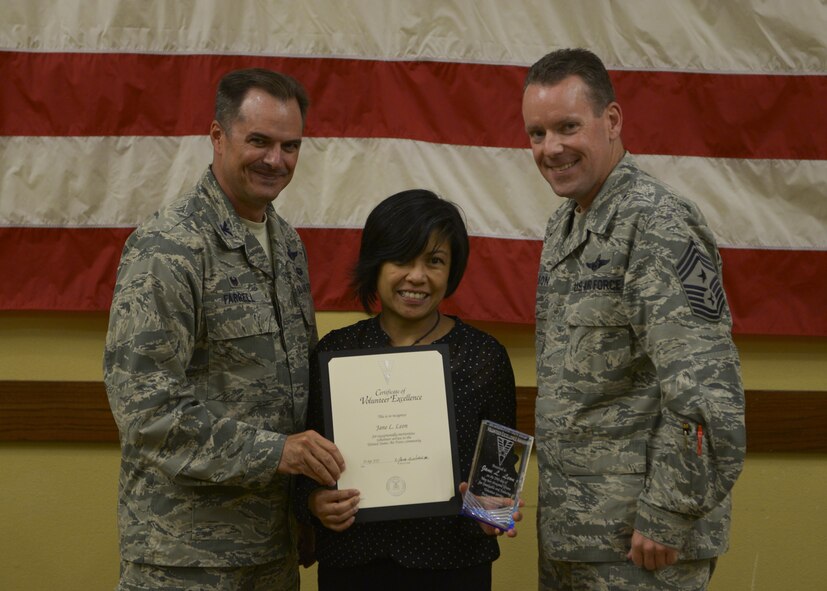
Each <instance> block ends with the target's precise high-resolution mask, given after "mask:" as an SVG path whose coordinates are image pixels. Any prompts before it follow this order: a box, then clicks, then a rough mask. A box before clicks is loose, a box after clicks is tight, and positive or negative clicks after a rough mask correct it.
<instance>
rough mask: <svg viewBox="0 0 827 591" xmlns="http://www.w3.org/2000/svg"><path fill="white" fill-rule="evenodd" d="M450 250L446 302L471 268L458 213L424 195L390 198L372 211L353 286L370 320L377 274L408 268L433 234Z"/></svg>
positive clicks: (412, 192) (414, 193) (414, 192)
mask: <svg viewBox="0 0 827 591" xmlns="http://www.w3.org/2000/svg"><path fill="white" fill-rule="evenodd" d="M434 233H435V234H436V238H437V240H438V241H439V242H448V243H449V244H450V245H451V268H450V269H449V271H448V288H447V290H446V292H445V297H448V296H450V295H451V294H452V293H454V291H456V289H457V287H458V286H459V282H460V280H461V279H462V275H463V274H464V273H465V266H466V264H467V263H468V251H469V246H468V232H467V230H466V229H465V222H464V221H463V219H462V215H461V213H460V210H459V208H458V207H457V206H456V205H455V204H453V203H451V202H450V201H446V200H445V199H442V198H440V197H439V196H438V195H436V194H435V193H433V192H431V191H427V190H425V189H411V190H408V191H402V192H400V193H396V194H394V195H391V196H390V197H388V198H387V199H385V200H384V201H382V202H381V203H380V204H379V205H377V206H376V207H374V208H373V211H371V212H370V215H368V219H367V221H366V222H365V228H364V230H362V244H361V246H360V248H359V260H358V261H357V262H356V266H355V267H354V269H353V276H352V281H351V286H352V287H353V290H354V291H355V292H356V296H357V297H358V298H359V301H360V302H361V304H362V307H363V308H364V309H365V312H367V313H368V314H370V313H371V312H372V310H373V305H374V303H375V302H376V287H377V281H378V279H379V270H380V268H381V267H382V264H383V263H386V262H397V263H402V262H407V261H410V260H413V259H414V258H416V257H417V256H419V255H420V254H421V253H422V251H423V250H425V248H426V247H427V246H428V241H429V240H430V238H431V235H432V234H434Z"/></svg>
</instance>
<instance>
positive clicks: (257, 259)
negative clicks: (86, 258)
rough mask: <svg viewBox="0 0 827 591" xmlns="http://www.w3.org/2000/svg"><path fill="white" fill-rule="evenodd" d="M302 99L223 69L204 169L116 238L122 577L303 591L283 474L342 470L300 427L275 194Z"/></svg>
mask: <svg viewBox="0 0 827 591" xmlns="http://www.w3.org/2000/svg"><path fill="white" fill-rule="evenodd" d="M307 105H308V100H307V96H306V94H305V92H304V89H303V88H302V87H301V86H300V85H299V84H298V82H296V81H295V80H293V79H292V78H290V77H288V76H284V75H282V74H279V73H277V72H272V71H269V70H262V69H251V70H239V71H236V72H231V73H230V74H228V75H227V76H225V77H224V78H223V79H222V81H221V83H220V84H219V88H218V93H217V96H216V114H215V121H213V122H212V124H211V126H210V139H211V141H212V144H213V162H212V166H211V167H209V168H208V169H207V171H206V172H205V173H204V174H203V176H202V177H201V180H200V181H199V182H198V184H197V185H196V186H195V187H194V188H193V189H192V190H191V191H190V192H188V193H186V194H185V195H183V196H182V197H181V198H179V199H178V200H177V201H175V202H174V203H172V204H171V205H169V206H167V207H164V208H163V209H161V210H160V211H159V212H157V213H156V214H155V215H154V216H153V217H151V218H150V219H149V220H147V221H146V222H144V223H143V224H142V225H141V226H140V227H139V228H138V229H137V230H136V231H135V232H134V233H133V234H132V235H131V236H130V237H129V239H128V241H127V243H126V246H125V247H124V250H123V254H122V258H121V263H120V267H119V269H118V278H117V284H116V286H115V294H114V298H113V301H112V308H111V316H110V323H109V332H108V335H107V340H106V351H105V356H104V377H105V382H106V388H107V392H108V395H109V403H110V406H111V407H112V412H113V414H114V417H115V421H116V422H117V424H118V429H119V431H120V442H121V450H122V461H121V474H120V499H119V504H118V505H119V506H118V509H119V529H120V550H121V558H122V563H121V581H120V585H119V589H161V588H163V589H268V590H288V589H290V590H293V589H297V588H298V568H297V558H296V555H297V553H296V539H295V538H296V535H295V528H294V527H293V525H292V524H291V522H290V515H291V512H290V511H288V509H289V494H290V487H291V482H290V476H289V475H290V474H298V473H302V474H305V475H307V476H309V477H311V478H314V479H316V480H317V481H319V482H320V483H322V484H327V485H330V484H333V482H334V481H335V480H337V479H338V477H339V474H340V472H341V470H342V468H343V466H344V462H343V460H342V457H341V454H339V452H338V450H337V449H336V447H335V445H333V444H332V443H330V442H329V441H327V440H326V439H324V438H322V437H321V436H320V435H319V434H318V433H315V432H313V431H305V432H302V429H303V428H304V422H305V412H306V408H307V395H308V349H309V348H310V347H312V346H313V345H314V344H315V342H316V325H315V320H314V311H313V303H312V300H311V297H310V286H309V281H308V272H307V259H306V256H305V251H304V247H303V245H302V243H301V240H300V239H299V236H298V234H297V233H296V232H295V230H294V229H293V228H291V227H290V226H289V225H288V224H287V222H285V221H284V220H283V219H281V218H280V217H279V216H278V215H276V213H275V211H274V209H273V205H272V201H273V200H274V199H275V198H276V197H277V196H278V194H279V193H280V191H281V190H282V189H283V188H284V187H285V186H286V185H287V184H288V183H289V182H290V180H291V178H292V175H293V170H294V169H295V166H296V161H297V159H298V154H299V147H300V145H301V138H302V133H303V129H304V118H305V114H306V110H307Z"/></svg>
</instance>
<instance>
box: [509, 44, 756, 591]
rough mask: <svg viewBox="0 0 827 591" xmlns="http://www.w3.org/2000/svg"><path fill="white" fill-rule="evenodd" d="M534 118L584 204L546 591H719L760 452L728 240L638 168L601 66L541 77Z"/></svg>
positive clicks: (547, 466)
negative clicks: (748, 400)
mask: <svg viewBox="0 0 827 591" xmlns="http://www.w3.org/2000/svg"><path fill="white" fill-rule="evenodd" d="M523 118H524V120H525V128H526V131H527V133H528V136H529V140H530V143H531V149H532V152H533V155H534V159H535V161H536V163H537V166H538V168H539V169H540V173H541V174H542V175H543V177H545V179H546V180H547V181H548V183H549V184H550V185H551V187H552V189H553V190H554V192H555V193H556V194H557V195H559V196H561V197H564V198H567V201H566V202H565V203H563V204H562V205H561V206H560V207H559V208H558V209H557V210H556V211H555V212H554V213H553V214H552V216H551V218H550V219H549V221H548V226H547V230H546V236H545V241H544V245H543V253H542V258H541V262H540V272H539V282H538V288H537V310H536V314H537V333H536V347H537V372H538V378H537V379H538V394H537V407H536V436H537V442H538V444H537V454H538V456H537V457H538V464H539V471H540V497H539V499H540V502H539V511H538V527H537V529H538V535H539V548H540V560H539V566H540V573H539V578H540V588H541V589H611V590H612V591H615V590H627V589H635V590H636V591H647V590H660V589H670V590H671V589H687V590H688V589H692V590H696V589H705V588H706V587H707V584H708V581H709V578H710V576H711V575H712V571H713V570H714V568H715V562H716V557H717V556H719V555H720V554H722V553H723V552H724V551H725V550H726V548H727V539H728V535H729V525H730V510H731V500H730V491H731V489H732V487H733V485H734V483H735V480H736V478H737V477H738V475H739V473H740V471H741V468H742V465H743V459H744V452H745V434H744V423H743V412H744V395H743V387H742V384H741V378H740V369H739V361H738V355H737V352H736V350H735V347H734V345H733V343H732V339H731V335H730V332H731V319H730V314H729V309H728V307H727V303H726V299H725V296H724V292H723V289H722V286H721V260H720V256H719V254H718V251H717V248H716V246H715V241H714V237H713V235H712V232H711V231H710V230H709V228H708V227H707V225H706V222H705V221H704V218H703V216H702V215H701V213H700V211H699V210H698V208H697V207H696V206H695V205H694V204H692V203H690V202H688V201H686V200H685V199H682V198H681V197H679V196H678V195H676V194H675V193H674V191H673V190H672V189H670V188H669V187H667V186H666V185H664V184H663V183H662V182H660V181H658V180H657V179H655V178H652V177H651V176H649V175H648V174H646V173H645V172H643V171H642V170H641V169H640V168H639V167H638V166H637V164H636V163H635V160H634V159H633V158H632V156H630V155H629V154H627V153H626V151H625V149H624V148H623V144H622V142H621V138H620V131H621V126H622V122H623V117H622V112H621V109H620V106H619V105H618V103H617V102H616V101H615V96H614V90H613V88H612V85H611V81H610V79H609V76H608V74H607V72H606V69H605V67H604V65H603V63H602V62H601V61H600V59H599V58H597V56H595V55H594V54H592V53H591V52H589V51H586V50H582V49H565V50H560V51H555V52H553V53H550V54H548V55H546V56H545V57H543V58H542V59H540V60H539V61H538V62H537V63H535V64H534V65H533V66H532V67H531V68H530V69H529V72H528V75H527V77H526V82H525V88H524V94H523Z"/></svg>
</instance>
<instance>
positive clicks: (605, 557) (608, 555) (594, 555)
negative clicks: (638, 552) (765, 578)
mask: <svg viewBox="0 0 827 591" xmlns="http://www.w3.org/2000/svg"><path fill="white" fill-rule="evenodd" d="M728 549H729V545H727V546H725V547H724V548H723V549H720V550H719V549H714V548H707V549H705V550H700V551H696V552H692V553H689V554H686V553H684V552H681V551H680V550H679V551H678V560H679V561H684V560H707V559H710V558H716V557H718V556H721V555H723V554H725V553H726V552H727V550H728ZM540 559H541V560H551V561H555V562H625V561H627V560H629V559H628V558H627V556H626V553H625V552H624V553H616V552H605V551H597V552H595V551H593V550H585V551H583V552H577V551H575V552H569V553H567V554H560V555H556V554H553V553H549V552H541V553H540Z"/></svg>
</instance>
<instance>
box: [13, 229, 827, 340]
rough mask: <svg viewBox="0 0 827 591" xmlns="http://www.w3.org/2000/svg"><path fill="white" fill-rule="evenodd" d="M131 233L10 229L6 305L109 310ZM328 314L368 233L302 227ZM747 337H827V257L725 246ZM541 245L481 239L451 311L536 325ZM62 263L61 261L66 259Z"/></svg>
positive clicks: (342, 297)
mask: <svg viewBox="0 0 827 591" xmlns="http://www.w3.org/2000/svg"><path fill="white" fill-rule="evenodd" d="M129 233H130V230H129V229H113V228H89V229H71V230H67V229H54V228H0V252H3V253H4V255H5V253H9V255H7V256H3V257H0V277H2V278H3V280H2V281H0V309H3V310H76V311H79V310H88V311H93V310H106V309H108V308H109V303H110V300H111V297H112V289H113V287H114V281H115V269H116V267H117V262H118V259H119V257H120V252H121V248H122V246H123V243H124V241H125V240H126V238H127V236H128V234H129ZM299 233H300V234H301V235H302V238H303V239H304V241H305V244H306V246H307V250H308V256H309V259H310V276H311V284H312V287H313V294H314V299H315V300H316V306H317V309H318V310H322V311H324V310H328V311H329V310H356V309H358V305H357V304H356V302H355V301H354V300H353V298H352V297H351V295H350V292H349V288H348V282H349V273H350V269H351V267H352V266H353V263H354V261H355V259H356V255H357V253H358V250H359V236H360V233H359V231H358V230H346V229H315V228H314V229H310V228H300V229H299ZM721 254H722V256H723V259H724V287H725V289H726V292H727V297H728V299H729V303H730V307H731V308H732V312H733V317H734V320H735V326H734V328H735V332H736V333H738V334H766V335H802V336H821V337H824V336H827V314H823V313H821V311H822V310H823V306H824V302H825V301H827V282H825V281H824V277H827V252H825V251H796V250H759V249H722V252H721ZM539 257H540V241H538V240H500V239H494V238H478V237H472V238H471V258H470V260H469V263H468V270H467V272H466V274H465V277H464V279H463V281H462V283H461V285H460V288H459V289H458V290H457V292H456V293H455V294H454V295H453V296H452V297H451V298H450V299H449V300H447V301H446V302H445V307H444V310H445V311H446V312H448V313H451V314H458V315H460V316H461V317H463V318H466V319H468V320H485V321H495V322H512V323H526V324H530V323H533V322H534V293H535V289H536V284H537V266H538V262H539ZM56 261H57V263H56Z"/></svg>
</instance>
